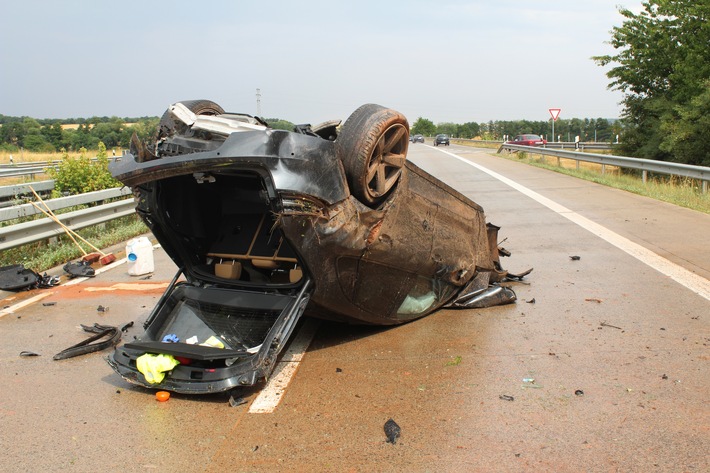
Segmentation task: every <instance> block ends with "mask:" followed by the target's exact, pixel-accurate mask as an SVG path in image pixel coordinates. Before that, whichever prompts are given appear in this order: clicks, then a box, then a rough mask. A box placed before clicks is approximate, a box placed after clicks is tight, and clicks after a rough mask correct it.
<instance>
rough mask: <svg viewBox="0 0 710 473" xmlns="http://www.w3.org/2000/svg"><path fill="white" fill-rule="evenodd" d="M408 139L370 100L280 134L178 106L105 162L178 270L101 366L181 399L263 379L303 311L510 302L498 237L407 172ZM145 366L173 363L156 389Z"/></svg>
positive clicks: (453, 197)
mask: <svg viewBox="0 0 710 473" xmlns="http://www.w3.org/2000/svg"><path fill="white" fill-rule="evenodd" d="M408 143H409V128H408V123H407V121H406V119H405V118H404V117H403V116H402V115H401V114H399V113H398V112H395V111H393V110H391V109H387V108H384V107H381V106H379V105H374V104H368V105H364V106H363V107H360V108H359V109H358V110H356V111H355V112H354V113H353V114H352V115H351V116H350V118H349V119H348V120H347V121H346V122H345V123H344V124H342V125H341V124H340V122H338V121H334V122H328V123H326V124H323V125H320V126H316V127H311V126H310V125H299V126H297V127H296V129H295V131H294V132H289V131H283V130H274V129H270V128H268V127H267V126H266V125H265V124H264V123H263V122H262V121H260V120H259V119H257V118H254V117H250V116H248V115H241V114H227V113H224V111H223V110H222V109H221V107H219V106H218V105H216V104H214V103H213V102H209V101H190V102H178V103H177V104H174V105H172V106H171V107H170V108H169V109H168V111H166V113H165V115H164V116H163V119H161V125H160V131H159V134H158V138H157V140H156V142H155V144H151V145H146V144H143V143H140V142H138V141H137V140H134V141H133V144H132V148H131V153H128V154H126V155H124V156H123V157H121V159H120V160H117V161H116V162H115V163H114V164H112V165H111V168H110V169H111V172H112V174H113V175H114V176H115V177H116V178H117V179H119V180H120V181H121V182H123V183H124V184H125V185H127V186H130V187H132V188H133V190H134V193H135V195H136V197H137V207H136V211H137V212H138V214H139V215H140V216H141V217H142V218H143V220H144V221H145V222H146V224H147V225H148V226H149V227H150V229H151V230H152V232H153V234H154V236H155V237H156V239H157V240H158V241H159V242H160V244H161V245H162V247H163V248H164V249H165V251H166V252H167V254H168V255H169V256H170V257H171V258H172V259H173V261H175V262H176V264H177V265H178V267H179V268H180V269H179V271H178V274H177V275H176V276H175V279H174V280H173V282H172V283H171V284H170V286H169V288H168V289H167V291H166V293H165V294H164V295H163V297H162V298H161V300H160V301H159V302H158V304H157V306H156V307H155V309H154V310H153V312H152V313H151V314H150V316H149V317H148V320H147V321H146V323H145V327H146V332H145V333H144V334H143V336H141V337H140V338H138V339H137V340H135V341H133V342H131V343H127V344H125V345H123V346H121V347H119V348H117V349H116V351H115V352H114V353H113V354H112V355H111V356H110V357H109V359H108V361H109V364H110V365H111V366H112V367H113V368H114V369H115V370H116V371H117V372H118V373H119V374H121V375H122V376H123V377H124V378H126V379H127V380H129V381H131V382H134V383H137V384H141V385H144V386H149V387H156V388H160V389H167V390H172V391H176V392H183V393H209V392H217V391H224V390H228V389H231V388H233V387H236V386H249V385H253V384H255V383H258V382H260V381H261V380H263V379H264V378H266V377H268V376H269V374H270V373H271V370H272V369H273V366H274V363H275V361H276V358H277V356H278V354H279V353H280V351H281V350H282V348H283V347H284V345H285V344H286V342H287V341H288V339H289V337H290V335H291V333H292V331H293V329H294V327H295V326H296V323H297V322H298V320H299V318H300V317H301V315H302V314H304V312H306V313H307V315H311V316H316V317H320V318H326V319H332V320H338V321H342V322H348V323H361V324H376V325H394V324H401V323H405V322H409V321H411V320H414V319H417V318H419V317H423V316H425V315H427V314H430V313H431V312H433V311H435V310H437V309H439V308H441V307H443V306H447V307H487V306H491V305H496V304H502V303H508V302H512V301H514V300H515V294H514V292H513V291H512V289H510V288H508V287H504V286H501V285H499V284H498V283H500V282H502V281H504V280H505V279H506V278H507V277H510V275H509V274H508V273H507V272H506V271H504V270H503V269H502V268H501V266H500V263H499V254H500V252H499V249H498V247H497V233H498V228H497V227H495V226H493V225H490V224H487V223H486V221H485V216H484V212H483V209H482V208H481V207H480V206H479V205H477V204H476V203H474V202H473V201H471V200H470V199H468V198H467V197H465V196H463V195H462V194H460V193H459V192H457V191H456V190H454V189H453V188H451V187H449V186H448V185H446V184H444V183H443V182H441V181H439V180H438V179H436V178H434V177H433V176H431V175H430V174H428V173H426V172H425V171H423V170H422V169H420V168H419V167H417V166H416V165H414V164H413V163H411V162H409V161H406V152H407V145H408ZM144 354H154V355H171V356H173V357H174V358H175V359H176V360H177V361H178V363H179V364H177V366H175V367H173V368H171V370H170V372H169V373H167V375H166V376H165V377H164V378H163V379H162V381H161V382H160V383H159V384H152V383H149V382H148V381H147V380H146V378H145V376H144V375H143V374H142V373H141V372H140V371H139V370H138V369H137V367H136V359H137V358H138V357H140V356H142V355H144Z"/></svg>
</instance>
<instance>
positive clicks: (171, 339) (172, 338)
mask: <svg viewBox="0 0 710 473" xmlns="http://www.w3.org/2000/svg"><path fill="white" fill-rule="evenodd" d="M179 341H180V339H179V338H178V336H177V335H175V334H174V333H169V334H167V335H166V336H164V337H163V343H177V342H179Z"/></svg>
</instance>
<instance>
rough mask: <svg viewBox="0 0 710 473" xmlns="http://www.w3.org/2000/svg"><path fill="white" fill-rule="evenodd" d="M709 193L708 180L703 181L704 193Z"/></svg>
mask: <svg viewBox="0 0 710 473" xmlns="http://www.w3.org/2000/svg"><path fill="white" fill-rule="evenodd" d="M707 193H708V181H703V194H707Z"/></svg>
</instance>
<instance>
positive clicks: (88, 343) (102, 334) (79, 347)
mask: <svg viewBox="0 0 710 473" xmlns="http://www.w3.org/2000/svg"><path fill="white" fill-rule="evenodd" d="M81 328H82V329H83V330H84V331H85V332H90V333H95V334H96V335H94V336H92V337H89V338H87V339H86V340H84V341H82V342H79V343H77V344H76V345H72V346H70V347H69V348H67V349H65V350H62V351H60V352H59V353H57V354H56V355H54V359H55V360H66V359H67V358H73V357H75V356H79V355H85V354H87V353H93V352H95V351H101V350H104V349H106V348H109V347H112V346H115V345H116V344H117V343H118V342H119V341H120V340H121V331H120V330H119V329H118V328H117V327H111V326H109V325H99V324H94V325H93V326H88V325H83V324H82V325H81ZM102 338H105V340H103V341H101V342H98V340H101V339H102ZM93 342H97V343H93Z"/></svg>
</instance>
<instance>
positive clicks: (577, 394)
mask: <svg viewBox="0 0 710 473" xmlns="http://www.w3.org/2000/svg"><path fill="white" fill-rule="evenodd" d="M574 395H575V396H584V391H582V390H581V389H578V390H576V391H575V392H574Z"/></svg>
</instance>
